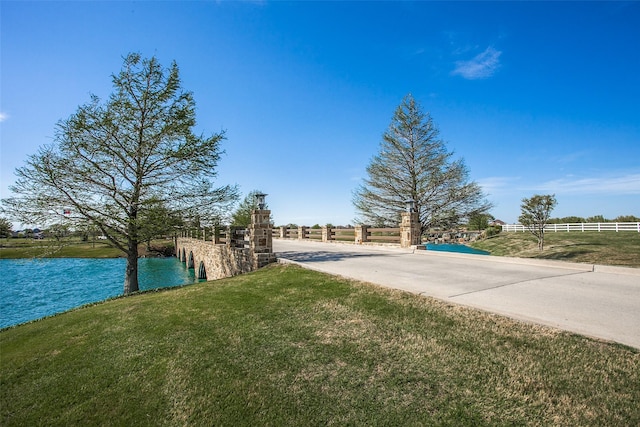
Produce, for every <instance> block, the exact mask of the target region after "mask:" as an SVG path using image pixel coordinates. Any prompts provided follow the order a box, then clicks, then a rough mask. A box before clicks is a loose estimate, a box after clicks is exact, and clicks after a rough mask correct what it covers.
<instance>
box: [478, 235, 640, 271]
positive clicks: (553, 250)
mask: <svg viewBox="0 0 640 427" xmlns="http://www.w3.org/2000/svg"><path fill="white" fill-rule="evenodd" d="M544 242H545V247H544V251H542V252H540V251H539V250H538V243H537V240H536V238H535V237H534V236H533V235H532V234H531V233H528V232H525V233H522V232H520V233H505V232H503V233H500V234H499V235H497V236H495V237H492V238H490V239H486V240H481V241H479V242H476V243H473V244H472V246H473V247H474V248H477V249H483V250H486V251H489V252H491V255H498V256H512V257H522V258H541V259H557V260H561V261H571V262H582V263H587V264H601V265H617V266H625V267H640V233H637V232H633V231H621V232H618V233H616V232H613V231H607V232H600V233H598V232H597V231H585V232H573V231H572V232H570V233H567V232H560V231H559V232H547V233H545V238H544Z"/></svg>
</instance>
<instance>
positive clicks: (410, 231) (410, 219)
mask: <svg viewBox="0 0 640 427" xmlns="http://www.w3.org/2000/svg"><path fill="white" fill-rule="evenodd" d="M420 232H421V227H420V218H419V216H418V212H402V222H401V223H400V246H401V247H403V248H409V247H411V246H418V245H420V243H421V237H422V236H421V235H420V234H421V233H420Z"/></svg>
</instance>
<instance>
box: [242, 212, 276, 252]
mask: <svg viewBox="0 0 640 427" xmlns="http://www.w3.org/2000/svg"><path fill="white" fill-rule="evenodd" d="M270 218H271V211H270V210H266V209H255V210H254V211H253V212H251V224H249V227H248V229H247V231H248V232H249V247H250V248H251V251H252V252H253V253H271V252H272V249H273V233H272V232H271V222H269V219H270Z"/></svg>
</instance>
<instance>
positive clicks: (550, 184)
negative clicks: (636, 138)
mask: <svg viewBox="0 0 640 427" xmlns="http://www.w3.org/2000/svg"><path fill="white" fill-rule="evenodd" d="M537 189H539V190H541V191H544V192H547V193H555V194H591V195H599V194H603V195H609V196H611V195H633V194H640V174H629V175H623V176H618V177H594V178H573V177H567V178H561V179H555V180H552V181H547V182H545V183H543V184H541V185H540V186H539V187H537Z"/></svg>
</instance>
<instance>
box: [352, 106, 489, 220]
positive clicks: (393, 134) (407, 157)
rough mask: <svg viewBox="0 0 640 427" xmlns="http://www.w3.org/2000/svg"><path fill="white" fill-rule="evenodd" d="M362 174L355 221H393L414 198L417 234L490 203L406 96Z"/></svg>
mask: <svg viewBox="0 0 640 427" xmlns="http://www.w3.org/2000/svg"><path fill="white" fill-rule="evenodd" d="M367 174H368V178H366V179H365V180H364V183H363V184H362V185H360V187H358V188H357V189H356V190H355V192H354V197H353V203H354V206H355V208H356V210H357V212H358V214H359V215H361V218H358V220H359V221H362V222H368V223H371V224H373V225H391V224H397V223H398V221H399V218H400V213H401V212H402V211H403V210H405V203H406V201H407V200H414V201H415V208H416V209H417V212H418V213H419V217H420V223H421V226H422V231H423V232H424V231H426V230H428V229H429V228H432V227H445V228H449V227H452V226H455V225H457V224H459V223H460V222H461V221H463V220H465V219H469V218H470V217H471V216H473V215H477V214H479V213H483V212H486V211H487V210H488V209H489V208H490V207H491V204H490V203H488V202H487V201H486V200H485V197H484V194H483V192H482V189H481V188H480V186H479V185H478V184H477V183H475V182H473V181H470V180H469V172H468V170H467V167H466V166H465V164H464V161H463V160H462V159H453V153H452V152H450V151H448V150H447V147H446V145H445V143H444V141H442V140H441V139H440V137H439V131H438V128H437V127H436V125H435V124H434V123H433V120H432V119H431V116H430V115H429V113H423V112H422V110H421V108H420V105H418V103H417V102H416V101H415V100H414V99H413V97H412V96H411V95H407V96H406V97H405V98H404V99H403V100H402V103H401V104H400V105H399V106H398V108H397V109H396V111H395V113H394V115H393V119H392V120H391V124H390V125H389V128H388V129H387V131H386V132H385V133H384V135H383V138H382V142H381V143H380V150H379V152H378V154H377V155H375V156H374V157H373V159H372V160H371V162H370V164H369V166H368V167H367Z"/></svg>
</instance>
